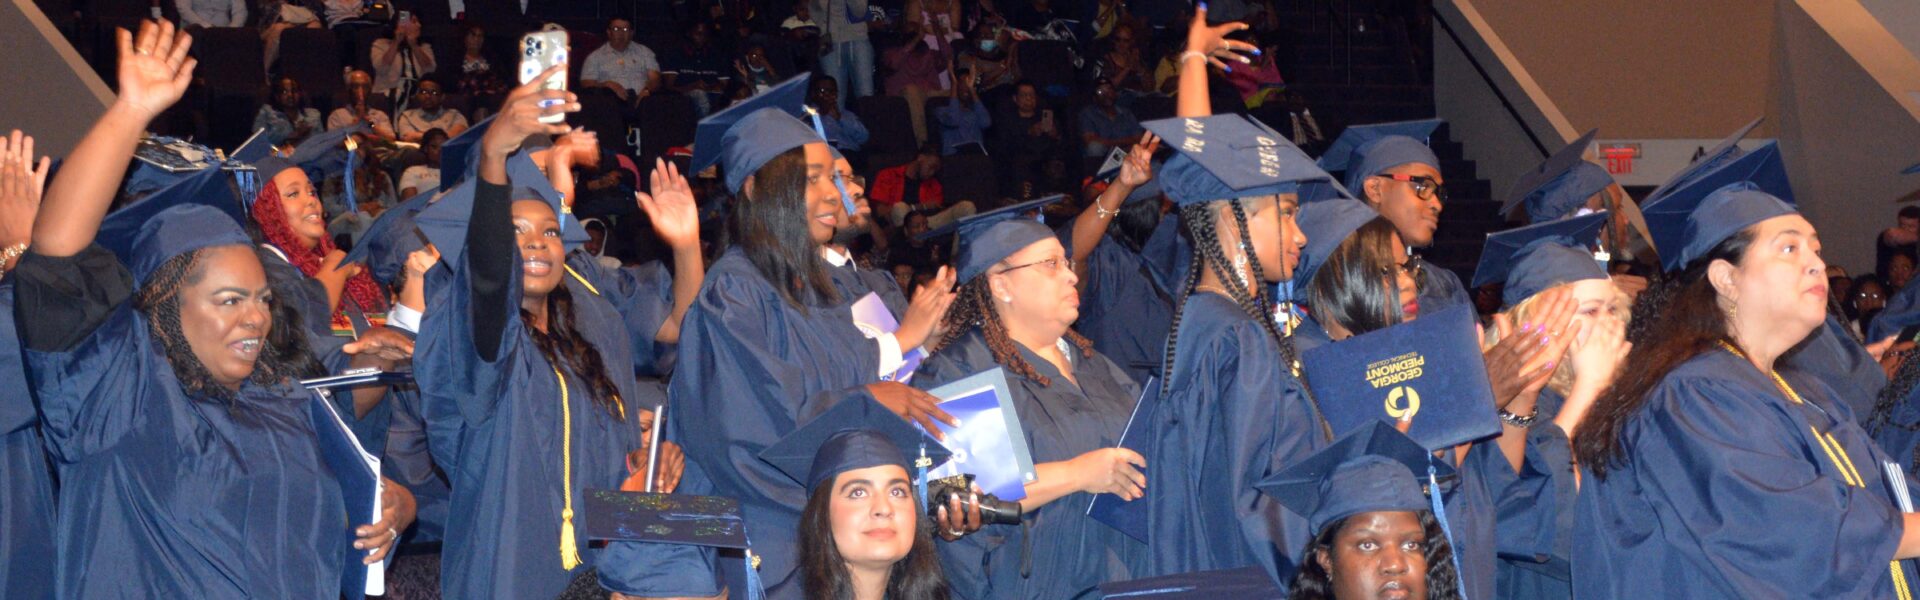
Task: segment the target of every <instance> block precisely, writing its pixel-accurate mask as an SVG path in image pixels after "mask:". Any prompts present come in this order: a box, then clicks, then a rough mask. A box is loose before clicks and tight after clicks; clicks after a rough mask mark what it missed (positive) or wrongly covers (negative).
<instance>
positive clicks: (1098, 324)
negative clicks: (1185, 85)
mask: <svg viewBox="0 0 1920 600" xmlns="http://www.w3.org/2000/svg"><path fill="white" fill-rule="evenodd" d="M1142 145H1144V140H1143V143H1142ZM1140 147H1141V146H1136V148H1140ZM1156 147H1157V145H1156ZM1144 171H1145V170H1132V171H1131V172H1133V174H1134V175H1135V176H1140V175H1143V174H1145V173H1143V172H1144ZM1127 172H1129V170H1127V169H1124V168H1122V169H1121V170H1119V171H1116V172H1115V177H1114V180H1113V181H1112V182H1111V183H1109V184H1108V185H1107V188H1106V189H1105V190H1103V191H1102V192H1101V193H1100V195H1099V196H1097V197H1095V198H1094V199H1093V202H1091V203H1090V204H1089V205H1088V206H1087V208H1086V210H1083V211H1081V212H1080V215H1079V216H1077V217H1074V219H1073V221H1072V222H1070V223H1069V224H1067V225H1065V226H1063V227H1061V228H1060V243H1062V244H1064V245H1066V247H1067V253H1068V255H1069V256H1071V257H1072V258H1073V264H1074V273H1075V274H1078V275H1079V276H1080V300H1081V304H1080V320H1079V321H1075V322H1074V330H1075V331H1078V332H1080V333H1081V334H1082V335H1085V336H1087V339H1088V340H1091V341H1092V342H1093V347H1094V349H1096V350H1099V351H1100V353H1101V354H1104V355H1106V356H1107V357H1108V358H1111V359H1113V361H1114V362H1115V363H1117V364H1119V365H1120V368H1121V369H1125V370H1126V372H1127V375H1128V376H1130V377H1132V378H1133V381H1134V383H1135V384H1136V385H1146V383H1147V378H1148V377H1151V376H1152V375H1154V374H1156V373H1158V372H1159V370H1160V359H1161V358H1162V357H1161V355H1162V354H1164V353H1165V352H1166V346H1167V325H1168V324H1169V323H1170V322H1172V321H1173V296H1174V292H1173V291H1172V289H1171V286H1172V284H1173V283H1174V282H1172V281H1171V279H1172V277H1171V276H1169V274H1168V273H1169V272H1170V271H1171V269H1172V268H1173V266H1172V265H1170V264H1169V265H1165V266H1164V267H1161V266H1157V265H1155V264H1154V263H1153V259H1152V258H1150V254H1149V248H1150V244H1151V243H1154V242H1156V241H1157V240H1155V237H1156V236H1162V235H1169V236H1171V237H1174V238H1177V237H1178V236H1179V232H1178V227H1179V218H1178V217H1174V218H1168V217H1166V216H1164V215H1163V213H1165V212H1166V211H1165V202H1164V198H1165V195H1164V194H1162V193H1161V192H1160V184H1159V182H1157V181H1154V180H1152V179H1144V180H1139V181H1129V180H1127V179H1124V178H1122V177H1121V175H1122V174H1124V173H1127ZM1148 176H1149V177H1150V175H1148ZM1163 232H1164V233H1163ZM1158 241H1161V242H1162V243H1164V240H1158ZM1181 273H1182V274H1184V272H1181Z"/></svg>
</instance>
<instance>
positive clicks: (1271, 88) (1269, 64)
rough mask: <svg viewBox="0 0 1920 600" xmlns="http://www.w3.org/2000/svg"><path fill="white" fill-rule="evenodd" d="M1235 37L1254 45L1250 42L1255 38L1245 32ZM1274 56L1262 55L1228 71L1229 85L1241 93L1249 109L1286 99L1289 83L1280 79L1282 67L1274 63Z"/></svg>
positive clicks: (1271, 53)
mask: <svg viewBox="0 0 1920 600" xmlns="http://www.w3.org/2000/svg"><path fill="white" fill-rule="evenodd" d="M1234 37H1235V38H1237V39H1240V40H1242V41H1248V43H1252V42H1251V41H1250V40H1252V39H1253V36H1251V35H1247V34H1246V33H1244V32H1242V33H1239V34H1236V35H1234ZM1274 54H1275V53H1273V52H1264V53H1261V54H1260V55H1259V56H1254V57H1252V58H1253V62H1251V63H1248V64H1246V65H1243V66H1241V67H1240V68H1237V69H1234V70H1232V71H1227V73H1226V79H1227V83H1230V84H1233V89H1234V91H1236V92H1239V93H1240V100H1241V101H1242V102H1245V103H1246V105H1247V108H1259V107H1260V105H1262V104H1265V103H1267V101H1269V100H1275V101H1283V100H1284V99H1285V98H1284V96H1285V95H1286V93H1287V82H1286V80H1285V79H1283V78H1281V77H1280V66H1279V64H1278V63H1276V62H1274Z"/></svg>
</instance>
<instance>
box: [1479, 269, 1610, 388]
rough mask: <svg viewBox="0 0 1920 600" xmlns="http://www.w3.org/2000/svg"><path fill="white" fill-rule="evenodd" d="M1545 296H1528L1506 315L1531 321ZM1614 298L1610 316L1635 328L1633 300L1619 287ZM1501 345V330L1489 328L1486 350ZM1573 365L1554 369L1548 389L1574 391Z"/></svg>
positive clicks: (1567, 362) (1566, 363)
mask: <svg viewBox="0 0 1920 600" xmlns="http://www.w3.org/2000/svg"><path fill="white" fill-rule="evenodd" d="M1561 285H1572V284H1561ZM1554 287H1555V288H1558V287H1560V286H1554ZM1549 289H1552V288H1549ZM1544 291H1546V290H1542V292H1544ZM1543 295H1544V294H1534V295H1532V296H1528V297H1527V298H1526V299H1525V300H1521V301H1520V303H1519V304H1515V305H1513V308H1509V309H1507V311H1506V314H1507V315H1508V316H1509V317H1512V319H1513V322H1514V323H1525V322H1527V321H1528V320H1529V319H1531V318H1532V317H1533V315H1534V313H1535V312H1538V311H1540V310H1541V307H1540V303H1539V302H1537V300H1539V299H1540V298H1541V296H1543ZM1613 298H1614V305H1613V310H1612V311H1611V312H1610V313H1609V314H1612V315H1613V317H1614V318H1616V319H1620V322H1621V323H1622V324H1624V325H1626V326H1627V327H1629V328H1631V327H1632V326H1633V312H1632V309H1631V308H1630V307H1631V304H1630V303H1631V302H1632V300H1631V299H1630V298H1628V297H1627V293H1626V292H1625V291H1622V290H1620V289H1619V288H1617V287H1616V288H1614V296H1613ZM1499 343H1500V332H1499V330H1497V329H1495V328H1493V327H1488V328H1487V339H1486V345H1485V348H1488V349H1491V348H1493V347H1494V345H1496V344H1499ZM1573 363H1574V361H1572V360H1562V361H1560V364H1559V365H1558V366H1555V367H1554V368H1553V375H1552V376H1551V377H1550V378H1549V379H1547V387H1548V388H1549V389H1552V390H1553V391H1554V392H1557V393H1559V394H1560V395H1562V396H1565V395H1567V394H1568V393H1569V391H1570V390H1572V389H1573V376H1574V372H1573Z"/></svg>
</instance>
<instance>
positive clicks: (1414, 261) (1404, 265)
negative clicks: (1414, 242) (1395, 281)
mask: <svg viewBox="0 0 1920 600" xmlns="http://www.w3.org/2000/svg"><path fill="white" fill-rule="evenodd" d="M1426 265H1427V261H1424V260H1421V259H1420V255H1419V254H1408V255H1407V260H1406V261H1404V262H1401V263H1400V264H1397V265H1393V266H1391V267H1387V268H1385V269H1382V271H1383V272H1382V273H1381V274H1382V275H1386V276H1388V277H1398V276H1399V275H1400V274H1401V273H1406V274H1407V276H1408V277H1412V278H1413V280H1414V281H1416V282H1417V281H1419V280H1420V271H1422V270H1424V269H1426Z"/></svg>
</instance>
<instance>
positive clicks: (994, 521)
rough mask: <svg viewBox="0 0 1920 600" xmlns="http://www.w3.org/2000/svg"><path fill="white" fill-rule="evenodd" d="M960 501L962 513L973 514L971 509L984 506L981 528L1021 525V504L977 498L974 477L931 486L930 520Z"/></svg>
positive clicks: (984, 496) (988, 496)
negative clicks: (956, 501) (974, 505)
mask: <svg viewBox="0 0 1920 600" xmlns="http://www.w3.org/2000/svg"><path fill="white" fill-rule="evenodd" d="M955 498H958V499H959V500H960V510H962V511H966V510H970V507H969V505H971V504H975V503H978V504H979V505H980V524H981V525H1019V524H1020V512H1021V511H1020V503H1019V502H1008V501H1005V500H1001V499H1000V498H998V497H995V496H994V495H993V494H980V496H979V497H978V498H975V497H974V495H973V475H969V474H960V475H953V476H949V477H941V478H939V479H934V480H931V481H928V482H927V516H929V517H938V516H939V515H940V512H939V511H940V507H942V506H946V505H947V504H949V503H950V502H952V501H953V499H955Z"/></svg>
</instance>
